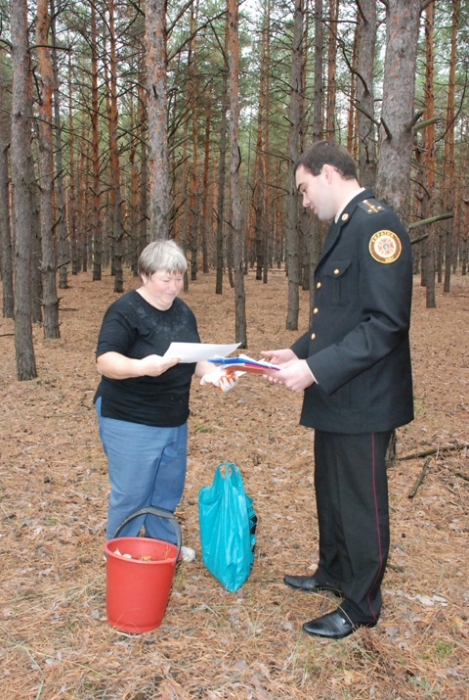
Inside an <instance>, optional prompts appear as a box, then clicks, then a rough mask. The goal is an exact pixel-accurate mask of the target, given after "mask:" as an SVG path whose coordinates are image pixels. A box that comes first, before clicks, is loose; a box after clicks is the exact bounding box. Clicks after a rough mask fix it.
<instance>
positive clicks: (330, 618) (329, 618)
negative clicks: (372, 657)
mask: <svg viewBox="0 0 469 700" xmlns="http://www.w3.org/2000/svg"><path fill="white" fill-rule="evenodd" d="M376 622H377V620H374V621H373V622H362V623H359V622H356V623H354V622H352V621H351V620H350V619H349V618H348V617H347V615H345V613H343V612H342V611H341V610H340V608H339V609H337V610H334V612H331V613H328V614H327V615H323V616H322V617H318V618H316V620H311V622H305V624H304V625H303V629H304V631H305V632H306V634H312V635H313V636H316V637H327V638H328V639H343V638H344V637H348V636H349V634H352V632H355V630H356V629H357V628H358V627H374V626H375V625H376Z"/></svg>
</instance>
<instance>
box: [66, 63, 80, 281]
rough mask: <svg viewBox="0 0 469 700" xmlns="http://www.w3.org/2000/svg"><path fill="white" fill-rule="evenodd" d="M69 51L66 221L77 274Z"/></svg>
mask: <svg viewBox="0 0 469 700" xmlns="http://www.w3.org/2000/svg"><path fill="white" fill-rule="evenodd" d="M70 54H71V52H69V57H68V95H69V97H68V159H69V171H70V172H69V178H68V183H69V184H68V204H67V221H68V230H69V235H70V257H71V261H72V275H77V274H78V272H79V271H80V264H79V257H78V235H77V201H76V181H75V177H76V174H75V124H74V110H73V100H72V60H71V55H70Z"/></svg>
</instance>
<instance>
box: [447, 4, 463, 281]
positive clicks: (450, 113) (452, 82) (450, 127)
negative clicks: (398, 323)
mask: <svg viewBox="0 0 469 700" xmlns="http://www.w3.org/2000/svg"><path fill="white" fill-rule="evenodd" d="M460 5H461V0H453V17H452V27H451V57H450V60H449V82H448V102H447V108H446V129H445V153H444V174H446V184H447V186H446V187H445V188H444V207H443V213H447V212H449V211H452V210H453V209H454V208H455V203H454V202H453V197H454V190H455V173H454V117H455V109H454V92H455V87H456V62H457V34H458V24H459V9H460ZM444 182H445V181H444V179H443V184H444ZM443 223H444V238H445V281H444V285H443V291H444V292H446V293H448V292H449V291H450V287H451V264H452V258H453V255H452V252H453V251H452V249H453V226H454V219H453V220H451V219H446V220H444V222H443Z"/></svg>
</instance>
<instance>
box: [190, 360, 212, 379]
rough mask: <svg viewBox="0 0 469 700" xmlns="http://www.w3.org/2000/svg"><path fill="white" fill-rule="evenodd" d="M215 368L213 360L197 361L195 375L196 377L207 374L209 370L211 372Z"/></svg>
mask: <svg viewBox="0 0 469 700" xmlns="http://www.w3.org/2000/svg"><path fill="white" fill-rule="evenodd" d="M216 368H217V366H216V365H214V364H213V362H208V361H207V360H201V361H200V362H197V364H196V366H195V372H194V374H195V376H196V377H203V376H204V374H208V373H209V372H213V371H214V370H215V369H216Z"/></svg>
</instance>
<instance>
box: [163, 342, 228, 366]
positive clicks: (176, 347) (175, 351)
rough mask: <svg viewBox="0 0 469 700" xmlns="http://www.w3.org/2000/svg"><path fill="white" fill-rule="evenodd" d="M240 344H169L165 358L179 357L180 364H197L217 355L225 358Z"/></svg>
mask: <svg viewBox="0 0 469 700" xmlns="http://www.w3.org/2000/svg"><path fill="white" fill-rule="evenodd" d="M240 345H241V343H232V344H231V345H212V344H211V343H171V345H170V346H169V348H168V349H167V350H166V352H165V354H164V356H165V357H179V359H180V361H181V362H199V361H200V360H208V358H209V357H213V356H214V355H219V356H220V357H226V356H227V355H229V354H230V352H233V351H234V350H236V348H239V346H240Z"/></svg>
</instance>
